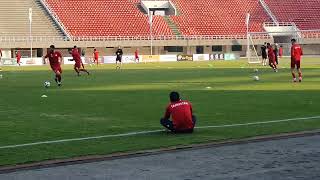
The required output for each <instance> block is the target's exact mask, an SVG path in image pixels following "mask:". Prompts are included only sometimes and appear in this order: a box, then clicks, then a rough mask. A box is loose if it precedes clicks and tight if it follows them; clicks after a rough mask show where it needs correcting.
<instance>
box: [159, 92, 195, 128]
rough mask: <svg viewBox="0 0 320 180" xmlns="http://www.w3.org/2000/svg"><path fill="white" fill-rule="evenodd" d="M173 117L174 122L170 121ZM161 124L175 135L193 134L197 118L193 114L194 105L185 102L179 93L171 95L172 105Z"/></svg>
mask: <svg viewBox="0 0 320 180" xmlns="http://www.w3.org/2000/svg"><path fill="white" fill-rule="evenodd" d="M170 117H172V121H171V120H170V119H169V118H170ZM160 124H161V125H162V126H164V127H165V128H167V129H169V130H170V131H172V132H175V133H192V132H193V128H194V126H195V124H196V117H195V116H193V114H192V105H191V103H190V102H189V101H183V100H181V99H180V97H179V93H178V92H171V93H170V104H169V105H168V106H167V109H166V112H165V115H164V117H163V118H162V119H161V120H160Z"/></svg>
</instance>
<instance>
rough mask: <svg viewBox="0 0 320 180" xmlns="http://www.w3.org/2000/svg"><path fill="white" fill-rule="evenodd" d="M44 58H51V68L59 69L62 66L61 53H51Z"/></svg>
mask: <svg viewBox="0 0 320 180" xmlns="http://www.w3.org/2000/svg"><path fill="white" fill-rule="evenodd" d="M44 58H49V62H50V65H51V66H54V67H58V66H60V62H59V58H62V56H61V53H60V52H58V51H54V52H53V53H51V52H49V53H48V54H47V55H46V56H45V57H44Z"/></svg>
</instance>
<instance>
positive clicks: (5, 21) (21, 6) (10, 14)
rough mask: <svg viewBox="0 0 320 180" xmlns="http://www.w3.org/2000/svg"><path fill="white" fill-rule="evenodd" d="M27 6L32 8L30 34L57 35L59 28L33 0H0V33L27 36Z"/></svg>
mask: <svg viewBox="0 0 320 180" xmlns="http://www.w3.org/2000/svg"><path fill="white" fill-rule="evenodd" d="M29 7H32V8H33V18H32V19H33V21H32V35H33V36H58V35H59V29H57V28H55V26H54V24H53V23H52V21H51V20H50V16H48V15H46V14H45V11H43V10H42V8H41V7H40V6H39V5H38V4H37V1H35V0H8V1H7V0H1V1H0V35H2V36H28V35H29V15H28V14H29Z"/></svg>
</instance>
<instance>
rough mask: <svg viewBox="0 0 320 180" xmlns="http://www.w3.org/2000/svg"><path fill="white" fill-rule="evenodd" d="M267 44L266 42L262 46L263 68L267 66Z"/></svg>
mask: <svg viewBox="0 0 320 180" xmlns="http://www.w3.org/2000/svg"><path fill="white" fill-rule="evenodd" d="M266 45H267V43H266V42H265V43H264V44H263V45H262V46H261V56H262V66H266V65H267V58H268V57H267V46H266Z"/></svg>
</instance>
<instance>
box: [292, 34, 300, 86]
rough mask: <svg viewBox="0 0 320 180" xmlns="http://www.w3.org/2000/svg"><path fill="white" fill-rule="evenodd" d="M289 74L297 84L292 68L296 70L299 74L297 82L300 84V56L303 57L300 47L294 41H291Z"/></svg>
mask: <svg viewBox="0 0 320 180" xmlns="http://www.w3.org/2000/svg"><path fill="white" fill-rule="evenodd" d="M291 43H292V46H291V74H292V77H293V82H297V78H296V74H295V70H294V68H295V67H296V68H297V71H298V74H299V82H302V71H301V68H300V64H301V63H300V62H301V56H302V55H303V52H302V48H301V46H300V45H299V44H298V43H297V40H296V39H291Z"/></svg>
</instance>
